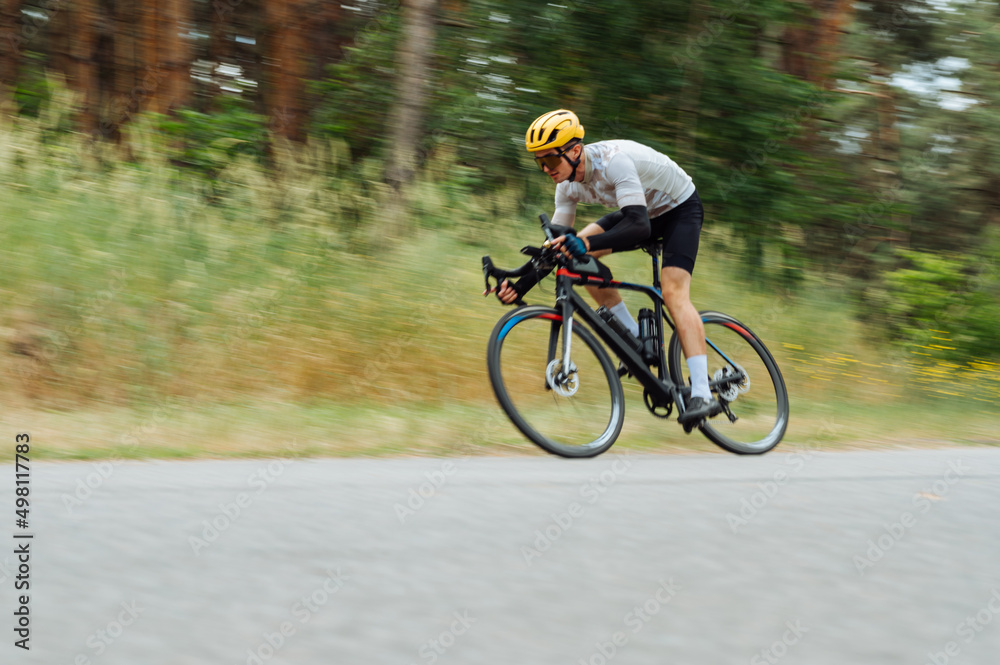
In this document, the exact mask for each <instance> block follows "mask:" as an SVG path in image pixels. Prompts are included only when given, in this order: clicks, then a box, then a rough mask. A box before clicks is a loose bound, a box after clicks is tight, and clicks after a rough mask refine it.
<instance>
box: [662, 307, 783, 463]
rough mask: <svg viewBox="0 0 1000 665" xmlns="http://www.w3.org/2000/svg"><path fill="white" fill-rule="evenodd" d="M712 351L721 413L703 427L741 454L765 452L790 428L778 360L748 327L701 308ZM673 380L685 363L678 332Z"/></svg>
mask: <svg viewBox="0 0 1000 665" xmlns="http://www.w3.org/2000/svg"><path fill="white" fill-rule="evenodd" d="M701 320H702V322H704V324H705V339H706V343H707V352H708V378H709V385H710V386H711V388H712V394H713V396H714V397H715V398H716V399H718V400H719V403H720V404H722V405H723V406H725V407H726V408H727V409H728V411H729V413H731V414H732V415H733V416H734V417H735V418H736V420H735V421H733V420H732V419H730V418H729V414H727V413H725V412H723V413H721V414H719V415H718V416H716V417H715V418H712V419H710V420H706V421H705V422H704V423H703V424H702V425H701V431H702V433H703V434H704V435H705V436H707V437H708V438H709V440H710V441H712V443H714V444H716V445H718V446H720V447H721V448H724V449H726V450H728V451H730V452H733V453H737V454H741V455H754V454H760V453H766V452H767V451H769V450H771V449H772V448H774V447H775V446H776V445H778V442H780V441H781V438H782V437H783V436H784V435H785V429H786V428H787V427H788V391H787V389H786V388H785V380H784V379H783V378H782V376H781V371H780V370H779V369H778V364H777V363H776V362H775V361H774V357H773V356H772V355H771V353H770V351H768V350H767V347H765V346H764V343H763V342H761V341H760V338H759V337H757V335H755V334H754V333H753V332H752V331H751V330H750V329H749V328H747V327H746V326H744V325H743V324H742V323H740V322H739V321H737V320H736V319H734V318H733V317H731V316H728V315H726V314H722V313H720V312H701ZM668 357H669V360H670V378H671V379H672V380H673V381H674V383H676V384H677V385H680V386H686V385H690V384H689V382H688V381H687V380H685V376H684V375H685V374H686V369H687V363H686V362H685V361H684V354H683V353H682V350H681V344H680V339H679V338H678V336H677V333H676V332H675V333H674V334H673V336H672V337H671V338H670V347H669V350H668Z"/></svg>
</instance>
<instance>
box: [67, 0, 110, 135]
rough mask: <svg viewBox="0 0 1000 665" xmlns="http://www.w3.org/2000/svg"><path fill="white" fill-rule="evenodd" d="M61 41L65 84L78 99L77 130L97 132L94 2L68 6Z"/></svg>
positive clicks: (83, 0)
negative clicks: (63, 40)
mask: <svg viewBox="0 0 1000 665" xmlns="http://www.w3.org/2000/svg"><path fill="white" fill-rule="evenodd" d="M62 11H63V12H65V16H63V17H62V18H64V19H65V21H66V23H65V24H64V25H65V26H66V28H65V29H66V33H65V37H66V41H65V42H64V44H65V48H66V53H65V59H64V63H65V68H66V69H65V72H66V83H67V85H68V86H69V88H70V89H71V90H73V91H75V92H76V93H77V94H78V95H79V96H80V103H81V107H80V112H79V114H78V115H77V127H78V128H79V130H80V131H81V132H84V133H87V134H90V133H92V132H94V131H95V130H96V129H97V121H98V114H99V108H100V94H101V89H100V80H99V77H98V70H97V61H96V59H95V55H96V51H97V30H96V23H97V0H77V1H76V2H74V3H72V4H67V5H66V7H65V8H64V9H63V10H62Z"/></svg>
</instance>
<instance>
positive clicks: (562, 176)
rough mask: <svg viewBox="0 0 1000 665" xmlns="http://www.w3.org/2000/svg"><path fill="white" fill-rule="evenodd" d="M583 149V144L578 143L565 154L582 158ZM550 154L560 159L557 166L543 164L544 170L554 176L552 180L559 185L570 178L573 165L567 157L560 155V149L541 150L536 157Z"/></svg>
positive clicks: (573, 157)
mask: <svg viewBox="0 0 1000 665" xmlns="http://www.w3.org/2000/svg"><path fill="white" fill-rule="evenodd" d="M581 150H583V146H581V145H580V144H577V145H575V146H573V147H572V148H570V149H569V150H567V151H566V152H565V153H563V154H565V155H566V157H569V158H570V159H573V160H576V159H579V158H580V151H581ZM550 155H554V156H556V157H557V158H558V159H559V162H558V165H557V166H556V167H555V168H551V167H550V166H548V165H547V164H543V165H542V170H543V171H544V172H545V174H546V175H547V176H549V177H550V178H552V182H554V183H555V184H557V185H558V184H559V183H561V182H563V181H565V180H569V176H570V174H571V173H572V172H573V166H572V165H571V164H570V163H569V162H568V161H566V158H565V157H559V150H558V149H552V150H539V151H538V152H536V153H535V157H547V156H550ZM550 161H554V160H550Z"/></svg>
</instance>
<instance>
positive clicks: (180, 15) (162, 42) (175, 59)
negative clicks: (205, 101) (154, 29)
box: [150, 0, 191, 113]
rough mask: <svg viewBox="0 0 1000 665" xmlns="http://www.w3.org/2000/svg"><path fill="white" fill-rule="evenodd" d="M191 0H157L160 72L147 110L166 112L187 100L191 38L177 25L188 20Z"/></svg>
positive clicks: (182, 25)
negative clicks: (182, 35) (183, 35)
mask: <svg viewBox="0 0 1000 665" xmlns="http://www.w3.org/2000/svg"><path fill="white" fill-rule="evenodd" d="M190 1H191V0H159V2H158V3H157V4H158V5H159V7H160V15H159V29H160V33H159V47H160V48H159V50H158V52H157V59H156V64H155V67H156V69H157V70H158V71H159V72H160V73H161V74H162V77H161V79H160V81H159V82H158V84H157V93H158V94H156V95H155V96H154V98H153V99H152V100H150V101H151V110H153V111H156V112H157V113H170V112H171V111H174V110H176V109H179V108H181V107H183V106H187V105H188V104H189V103H190V101H191V42H190V40H188V39H186V38H184V37H181V29H182V28H184V26H185V25H187V24H188V23H189V22H190V20H191V6H190Z"/></svg>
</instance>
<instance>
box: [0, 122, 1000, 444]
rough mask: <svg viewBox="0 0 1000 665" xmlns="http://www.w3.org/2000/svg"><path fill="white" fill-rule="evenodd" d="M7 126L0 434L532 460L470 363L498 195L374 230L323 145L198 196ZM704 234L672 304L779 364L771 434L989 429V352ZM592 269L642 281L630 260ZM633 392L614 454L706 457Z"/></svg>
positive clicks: (506, 219)
mask: <svg viewBox="0 0 1000 665" xmlns="http://www.w3.org/2000/svg"><path fill="white" fill-rule="evenodd" d="M25 122H26V123H27V124H26V125H25V126H24V127H21V128H17V129H11V128H6V129H0V186H2V187H4V189H5V192H7V194H6V195H5V196H4V197H0V237H3V239H4V242H3V244H2V246H0V263H2V264H3V265H4V267H5V269H4V271H0V375H2V376H3V377H4V379H5V380H4V381H3V383H2V385H0V400H2V403H3V404H4V409H3V412H2V414H0V424H2V425H3V429H4V431H10V432H13V431H29V432H31V433H32V435H33V439H34V441H35V446H36V447H35V448H34V452H35V456H36V458H39V459H42V458H44V459H91V458H100V457H137V458H142V457H159V458H189V457H202V456H212V457H229V456H260V455H274V454H295V455H410V454H417V455H463V454H479V453H491V454H493V453H503V454H506V453H514V454H521V453H527V452H531V453H534V452H535V450H534V448H533V447H532V446H531V444H529V443H528V442H526V441H525V440H524V438H523V437H522V436H521V435H520V434H519V433H517V432H516V431H515V430H514V429H513V428H512V427H511V426H510V425H509V423H507V421H506V419H505V418H504V417H503V415H502V413H501V412H500V410H499V408H498V407H497V406H496V402H495V399H494V398H493V395H492V392H491V390H490V387H489V382H488V379H487V376H486V368H485V358H484V355H485V347H486V340H487V338H488V336H489V333H490V330H491V329H492V326H493V323H494V322H495V321H496V319H497V318H499V316H500V315H501V314H502V313H503V311H504V309H503V308H502V307H501V306H500V305H499V304H498V303H497V301H496V300H495V299H493V298H489V299H484V298H482V297H481V296H480V293H481V290H482V276H481V272H480V261H479V259H480V257H481V256H482V255H483V254H486V253H489V254H491V255H493V257H494V259H495V260H496V262H497V264H498V265H501V266H513V265H519V264H520V263H521V262H522V261H523V257H522V256H521V255H520V254H518V253H517V250H518V249H519V248H520V247H521V246H522V245H524V244H531V243H535V242H536V241H538V240H539V237H538V236H539V233H538V231H537V228H536V226H535V224H534V223H532V222H531V221H530V219H531V218H532V215H531V214H529V213H533V212H534V210H530V211H528V212H524V211H522V210H521V201H520V199H519V197H518V195H517V194H516V193H513V192H508V193H506V194H499V195H491V196H477V195H475V194H474V193H471V192H466V193H464V194H461V195H460V196H459V195H456V193H455V188H454V185H453V184H448V183H445V185H442V186H438V185H437V184H436V181H435V180H434V179H433V178H431V177H430V176H429V175H428V176H426V177H425V179H423V180H421V181H419V182H418V183H417V184H416V185H415V187H414V192H415V194H414V197H415V199H416V200H417V201H418V202H419V205H418V209H420V210H423V209H425V210H424V212H423V213H419V212H418V214H416V215H415V216H414V218H413V219H412V220H410V221H409V223H401V222H400V220H398V219H394V220H389V221H386V220H383V219H380V218H379V214H380V213H379V210H380V209H381V207H380V203H379V201H380V199H379V197H380V196H383V195H384V193H383V192H381V191H380V188H379V186H378V185H375V184H371V181H373V180H374V179H375V178H376V174H374V173H371V172H368V171H366V170H365V169H364V168H362V169H360V170H359V171H357V172H354V171H350V170H349V168H348V167H347V166H346V165H345V164H344V162H343V158H342V156H341V155H340V154H339V153H338V148H337V146H311V147H309V148H307V149H304V150H303V151H301V152H298V153H294V154H293V153H288V154H285V155H284V157H283V158H282V159H284V161H282V162H281V163H280V165H279V166H280V168H278V169H277V171H276V172H275V173H273V174H271V175H269V176H265V174H264V173H263V172H262V171H261V170H260V168H259V167H257V166H255V165H254V164H252V163H250V162H246V161H243V162H235V163H234V164H233V165H232V166H231V167H230V168H229V169H228V170H227V171H225V172H223V173H222V174H221V175H220V179H219V182H218V183H217V184H216V186H215V187H214V189H213V190H212V192H211V193H208V192H206V190H205V183H204V182H201V181H198V180H194V179H191V178H190V177H189V176H187V175H185V174H182V173H180V172H178V171H177V170H176V169H173V168H172V167H169V166H168V165H166V164H165V163H164V162H163V161H162V159H160V158H159V157H158V156H157V155H158V154H159V153H158V152H157V150H158V148H157V145H156V141H157V140H158V139H157V138H156V137H155V135H149V136H146V137H145V138H143V139H142V141H140V145H139V149H138V152H139V153H140V155H141V157H142V159H141V160H140V161H139V162H138V163H136V164H125V163H121V162H119V161H116V160H115V159H113V158H111V157H108V156H107V155H103V156H102V155H95V154H94V153H93V152H91V151H90V149H89V148H85V147H84V146H83V145H82V144H74V143H73V141H74V139H72V138H65V139H62V140H61V141H62V142H53V141H43V140H42V136H43V134H44V132H43V128H39V127H37V126H33V125H31V124H30V122H28V121H25ZM279 157H281V155H280V154H279ZM435 168H438V170H440V165H437V166H436V167H435ZM439 177H440V176H439ZM366 183H368V184H366ZM445 188H446V190H447V192H446V194H445V193H443V192H445ZM448 201H450V202H451V203H447V202H448ZM445 205H448V206H451V207H449V208H447V211H446V213H447V214H443V213H442V210H444V206H445ZM541 209H544V208H541ZM431 211H433V214H431ZM518 220H525V221H518ZM387 228H391V229H395V235H394V237H392V238H388V237H386V232H385V230H386V229H387ZM704 239H705V242H704V243H703V250H702V256H701V257H699V263H698V267H697V270H696V274H695V280H694V285H693V293H692V298H693V300H694V302H695V304H696V306H698V307H699V308H701V309H718V310H721V311H725V312H727V313H729V314H732V315H734V316H736V317H737V318H739V319H741V320H743V321H744V322H745V323H747V324H748V325H749V326H750V327H751V328H753V329H754V330H755V332H757V333H758V334H759V335H760V336H761V337H762V338H763V339H764V340H765V342H766V343H767V344H768V346H769V347H770V348H771V350H772V351H773V352H774V353H775V355H776V357H777V359H778V362H779V365H780V366H781V367H782V369H783V372H784V374H785V377H786V380H787V382H788V384H789V388H790V393H791V395H792V400H793V401H792V423H791V427H790V430H789V434H788V437H787V444H784V445H786V446H787V447H789V448H791V447H795V446H811V445H814V444H815V443H817V442H818V443H819V444H821V445H823V446H829V447H843V446H859V445H860V446H870V445H937V444H938V443H941V442H945V441H949V442H953V443H960V444H975V443H980V444H981V443H995V442H996V441H997V437H996V435H995V434H994V433H993V432H992V429H991V423H992V422H995V421H996V416H997V411H998V408H997V407H998V404H1000V365H997V363H996V362H995V360H990V359H978V360H971V361H969V362H966V363H956V362H951V361H944V360H936V359H935V358H934V356H933V353H932V351H929V350H928V349H904V350H899V349H894V348H890V347H886V346H882V345H879V344H878V343H876V342H873V341H871V339H870V337H871V336H870V334H869V333H868V331H866V330H865V329H864V328H863V327H862V325H861V324H860V323H858V322H857V320H856V319H855V318H854V317H853V316H852V314H851V311H852V304H851V303H850V302H847V301H845V300H844V299H843V297H842V295H841V294H842V293H843V292H844V290H843V289H841V288H839V286H841V285H838V284H837V280H838V279H839V278H838V277H836V276H829V275H818V274H813V275H807V279H806V281H805V283H804V284H803V286H802V288H801V291H800V292H799V293H798V294H797V295H796V296H795V297H782V296H777V295H775V294H774V293H773V292H770V291H769V290H768V289H766V288H763V287H759V286H755V285H754V284H753V283H752V281H751V280H747V279H746V275H745V274H743V273H742V272H741V268H740V265H742V264H741V262H740V260H739V257H738V256H737V255H734V254H733V253H732V252H730V251H729V250H728V249H727V248H729V247H732V246H734V244H735V243H734V241H733V239H732V238H729V237H728V236H727V234H726V231H725V230H724V229H723V228H721V227H719V226H713V225H712V224H711V223H709V224H708V225H707V226H706V229H705V236H704ZM608 263H609V265H611V267H612V268H613V270H614V271H615V275H616V277H618V278H619V279H624V280H627V281H645V280H648V278H649V265H648V262H647V257H646V256H645V255H644V254H642V253H639V252H636V253H632V254H627V255H622V256H616V257H613V258H612V259H611V260H609V262H608ZM551 292H552V280H546V282H544V283H543V285H542V286H541V287H539V289H538V290H537V291H536V292H535V293H534V294H533V295H532V297H531V298H529V300H531V301H533V302H546V303H547V302H551V299H552V296H551ZM628 302H629V305H630V308H631V309H632V311H633V313H635V312H636V311H637V310H638V308H639V307H640V306H644V305H645V304H646V303H643V302H641V300H638V299H634V297H633V296H630V297H629V299H628ZM942 344H944V342H942ZM921 353H931V355H930V356H923V355H919V354H921ZM629 394H630V398H629V399H630V403H629V408H628V416H627V420H626V430H625V433H624V434H623V436H622V437H621V439H620V441H619V443H618V444H617V445H618V446H619V447H621V448H625V449H634V450H645V451H681V450H683V451H689V450H698V451H701V450H713V449H714V448H713V447H712V446H711V444H709V443H708V442H707V441H706V440H704V439H703V438H702V437H699V436H697V435H695V436H690V437H687V436H684V435H683V433H682V432H681V430H680V428H679V427H678V426H677V425H676V424H675V423H672V422H666V421H661V420H657V419H655V418H652V417H651V416H650V415H648V414H647V413H645V408H644V407H643V406H642V404H641V396H640V395H639V394H638V393H637V391H634V390H632V389H630V391H629ZM11 448H12V447H10V446H4V447H0V459H3V460H9V459H10V458H11V454H12V453H11Z"/></svg>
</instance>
